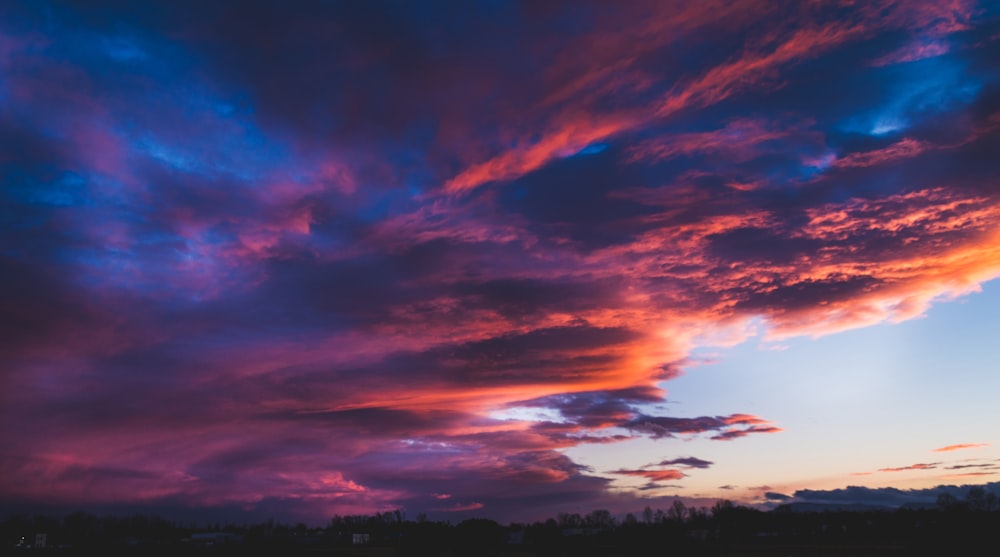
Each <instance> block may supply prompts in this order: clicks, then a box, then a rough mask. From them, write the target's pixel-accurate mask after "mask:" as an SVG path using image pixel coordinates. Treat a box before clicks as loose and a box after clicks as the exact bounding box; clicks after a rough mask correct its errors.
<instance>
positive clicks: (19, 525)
mask: <svg viewBox="0 0 1000 557" xmlns="http://www.w3.org/2000/svg"><path fill="white" fill-rule="evenodd" d="M998 532H1000V508H998V504H997V497H996V496H995V494H992V493H987V492H985V491H984V490H982V489H973V490H970V492H969V494H968V495H967V497H966V498H965V499H964V500H959V499H953V498H948V497H944V498H941V499H939V501H938V503H937V505H936V506H935V507H933V508H903V509H896V510H886V509H869V510H864V509H860V510H859V509H855V510H843V509H837V508H825V509H824V508H818V509H816V508H813V509H803V508H801V507H794V506H784V507H779V508H777V509H775V510H773V511H767V512H765V511H761V510H757V509H752V508H748V507H743V506H738V505H734V504H732V503H731V502H729V501H719V502H718V503H716V504H715V505H714V506H713V507H712V508H711V509H706V508H702V507H699V508H694V507H687V506H685V505H684V504H683V503H682V502H681V501H679V500H677V501H675V502H674V503H673V505H671V506H670V507H669V508H668V509H667V510H666V511H664V510H660V509H657V510H653V509H651V508H649V507H647V508H646V509H644V510H643V511H642V512H641V513H639V514H638V515H636V514H632V513H629V514H627V515H625V516H624V517H622V518H619V517H615V516H613V515H612V514H611V513H610V512H608V511H606V510H595V511H593V512H590V513H588V514H586V515H580V514H575V513H574V514H565V513H564V514H560V515H559V516H557V517H555V518H550V519H548V520H546V521H544V522H535V523H531V524H519V523H512V524H509V525H501V524H499V523H497V522H495V521H493V520H488V519H482V518H473V519H467V520H463V521H461V522H458V523H457V524H452V523H450V522H435V521H430V520H427V519H426V517H424V516H417V517H415V518H414V519H410V518H408V517H407V516H406V515H405V514H404V513H402V512H400V511H392V512H386V513H376V514H374V515H370V516H362V515H356V516H335V517H333V518H332V519H331V520H330V521H329V523H328V524H327V525H326V526H324V527H320V528H310V527H308V526H306V525H305V524H298V525H287V524H281V523H276V522H274V521H272V520H269V521H267V522H264V523H260V524H243V525H237V524H188V525H184V524H181V523H178V522H175V521H171V520H166V519H163V518H160V517H156V516H148V515H134V516H130V517H121V516H119V517H113V516H104V517H99V516H95V515H91V514H87V513H83V512H77V513H73V514H69V515H66V516H64V517H61V518H54V517H50V516H28V515H16V516H11V517H8V518H7V519H6V520H5V521H3V522H2V524H0V535H2V536H3V538H2V539H3V541H4V546H5V547H4V551H3V553H4V554H8V553H13V554H23V555H39V554H44V555H60V556H73V555H122V556H126V555H154V556H160V555H163V556H167V555H241V556H243V555H314V556H322V555H329V556H343V557H349V556H356V557H383V556H384V557H390V556H408V555H413V556H441V557H445V556H479V555H485V556H498V557H501V556H503V557H528V556H535V555H539V556H540V555H565V556H576V555H584V556H586V555H594V556H609V557H610V556H618V555H621V556H653V555H678V556H687V555H691V556H699V555H707V556H720V557H737V556H755V557H771V556H779V555H780V556H817V557H848V556H858V557H862V556H863V557H883V556H904V555H928V556H930V555H993V554H995V548H996V546H997V540H998Z"/></svg>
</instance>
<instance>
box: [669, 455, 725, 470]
mask: <svg viewBox="0 0 1000 557" xmlns="http://www.w3.org/2000/svg"><path fill="white" fill-rule="evenodd" d="M712 464H713V463H712V462H711V461H708V460H702V459H700V458H695V457H693V456H686V457H682V458H672V459H668V460H662V461H660V462H659V463H657V464H656V465H657V466H686V467H689V468H709V467H710V466H712Z"/></svg>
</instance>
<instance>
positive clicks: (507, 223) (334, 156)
mask: <svg viewBox="0 0 1000 557" xmlns="http://www.w3.org/2000/svg"><path fill="white" fill-rule="evenodd" d="M779 4H780V3H779ZM779 4H774V3H763V2H753V1H738V2H695V3H691V2H630V3H627V4H626V5H624V6H612V5H611V4H608V3H602V2H594V3H591V2H583V3H581V2H569V3H558V2H557V3H544V4H536V3H526V4H508V3H499V4H498V3H490V2H487V3H475V2H470V3H463V4H461V5H460V6H455V5H453V3H449V4H448V6H447V8H448V9H445V6H444V5H434V4H431V5H427V4H419V5H418V4H403V5H393V6H391V7H390V5H389V4H386V3H374V4H373V3H333V4H331V3H320V2H301V3H297V4H295V5H294V6H292V7H290V8H285V7H282V8H279V7H278V6H277V5H275V4H273V3H267V2H240V3H239V6H238V9H237V8H234V4H233V3H227V2H220V3H210V4H204V3H197V2H170V3H157V4H153V5H143V6H142V7H139V6H128V5H119V4H114V3H112V4H101V5H99V6H97V5H92V4H90V3H80V2H72V1H67V2H59V1H57V2H49V3H46V4H45V5H44V6H43V5H41V4H29V5H24V6H7V7H4V8H0V22H2V23H0V173H2V177H3V184H4V185H3V188H2V189H0V222H2V223H3V224H2V232H3V234H2V235H0V288H2V289H3V290H2V291H3V292H4V296H3V297H2V301H0V311H2V315H3V316H4V319H3V320H2V323H0V360H2V361H3V362H4V366H3V368H2V370H0V381H2V383H0V387H2V388H0V416H2V419H0V424H2V425H0V436H2V439H0V440H2V441H3V443H2V446H3V448H2V449H0V460H2V462H3V465H2V468H3V470H5V471H6V475H7V481H5V482H3V484H2V487H0V494H2V495H3V498H5V499H7V500H12V501H25V502H46V503H59V504H69V505H74V504H81V503H84V502H90V503H95V504H149V505H155V504H163V505H167V504H169V505H190V506H217V507H220V508H224V507H225V508H230V507H232V508H240V509H244V510H247V511H254V512H261V513H271V512H293V509H294V510H295V511H294V512H298V513H301V514H303V515H309V516H328V515H330V514H332V513H334V512H338V513H342V514H343V513H347V512H370V511H374V510H382V509H386V508H390V507H391V508H394V507H404V508H408V509H412V510H415V511H419V510H432V511H434V512H440V513H448V512H466V511H477V512H480V511H481V512H484V513H492V515H493V516H496V517H505V516H510V515H511V514H512V513H514V512H515V511H516V509H519V508H524V507H529V506H530V508H533V509H535V511H536V512H537V513H538V514H539V515H544V514H545V513H547V512H550V513H551V512H555V511H558V510H565V508H567V506H568V505H576V504H585V505H607V506H613V505H615V504H618V503H621V502H622V501H624V500H626V499H628V498H629V497H638V495H628V494H622V493H619V492H617V491H614V490H610V489H609V484H610V482H611V481H612V480H611V479H609V478H607V477H605V476H602V475H600V474H598V473H596V472H595V471H593V470H589V469H587V468H586V467H584V466H582V465H581V464H578V463H576V462H574V461H573V460H571V459H570V458H569V457H567V456H566V455H565V454H564V453H563V452H562V449H566V448H569V447H574V446H579V445H582V444H613V443H617V442H622V441H626V440H629V439H635V438H651V439H664V438H675V437H679V438H692V437H705V438H709V439H714V440H719V441H729V440H732V441H733V442H735V443H739V442H741V439H740V438H743V437H746V436H749V435H751V434H764V433H778V432H780V431H781V424H777V423H772V422H771V421H770V420H769V419H768V418H767V417H766V416H756V415H751V414H747V413H745V412H746V410H745V409H741V408H733V409H731V411H727V413H725V414H724V415H718V416H683V415H680V416H679V415H674V414H673V413H670V412H666V411H664V410H663V409H662V407H661V406H658V404H659V403H662V402H663V401H664V400H665V397H666V392H665V391H664V390H663V388H664V386H663V382H664V381H669V380H670V379H671V378H673V377H676V376H677V374H678V373H680V370H681V369H682V368H683V367H684V365H685V362H686V360H687V358H688V357H689V355H690V353H691V350H692V349H693V348H694V347H697V346H700V345H705V344H733V343H736V342H739V341H740V340H742V339H744V338H746V337H747V336H748V335H750V334H753V332H754V329H753V328H754V327H760V328H761V330H763V331H764V333H765V335H766V336H767V338H769V339H780V338H785V337H790V336H797V335H823V334H828V333H832V332H836V331H841V330H845V329H850V328H855V327H862V326H866V325H870V324H874V323H879V322H883V321H886V320H889V321H898V320H905V319H909V318H912V317H916V316H919V315H921V314H922V313H923V312H924V311H925V310H926V309H927V308H928V307H929V305H930V304H932V303H933V302H935V301H939V300H945V299H950V298H954V297H957V296H961V295H963V294H966V293H969V292H972V291H975V290H976V289H977V288H978V287H979V285H980V284H981V283H982V282H984V281H987V280H989V279H992V278H994V277H996V276H998V275H1000V233H998V232H997V231H998V230H1000V189H998V184H997V178H996V176H997V163H996V161H997V160H998V158H997V156H998V154H1000V153H998V152H997V146H998V145H1000V73H998V72H997V68H996V64H995V62H994V61H995V60H997V59H998V58H1000V40H998V39H997V37H998V36H1000V35H998V33H1000V19H998V17H1000V13H998V12H997V11H996V9H995V7H991V6H990V5H988V3H976V2H971V1H961V0H960V1H956V2H950V3H947V4H942V3H940V2H876V3H863V5H855V6H851V5H843V6H842V5H840V4H839V3H836V2H828V3H823V2H821V3H798V2H788V3H786V4H784V5H779ZM626 30H627V31H626ZM967 447H972V446H967ZM958 448H966V446H954V447H944V448H942V449H940V450H942V451H944V450H953V449H958ZM709 465H711V463H709V462H707V461H705V460H702V459H698V458H695V457H682V456H680V455H676V456H669V457H667V458H665V459H664V460H663V461H662V462H660V464H659V466H661V467H667V468H661V469H651V468H641V469H640V468H636V469H631V468H623V469H620V470H618V471H616V472H612V473H611V474H619V475H626V476H638V477H641V478H645V479H648V480H652V481H654V482H658V481H666V480H669V481H680V482H683V481H684V480H683V478H684V477H685V475H686V474H696V473H697V472H698V469H704V468H706V467H708V466H709ZM682 470H683V471H682ZM442 494H448V495H450V497H448V498H447V500H442V498H441V497H440V496H441V495H442ZM505 513H507V514H505Z"/></svg>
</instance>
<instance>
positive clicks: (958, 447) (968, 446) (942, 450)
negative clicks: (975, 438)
mask: <svg viewBox="0 0 1000 557" xmlns="http://www.w3.org/2000/svg"><path fill="white" fill-rule="evenodd" d="M989 446H990V444H989V443H960V444H958V445H947V446H945V447H938V448H936V449H934V452H936V453H948V452H952V451H962V450H965V449H981V448H983V447H989Z"/></svg>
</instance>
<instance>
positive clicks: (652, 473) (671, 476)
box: [609, 469, 685, 482]
mask: <svg viewBox="0 0 1000 557" xmlns="http://www.w3.org/2000/svg"><path fill="white" fill-rule="evenodd" d="M609 473H610V474H620V475H622V476H638V477H641V478H647V479H649V480H651V481H653V482H668V481H671V480H679V479H681V478H683V477H685V474H684V472H681V471H680V470H645V469H643V470H626V469H620V470H612V471H611V472H609Z"/></svg>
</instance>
